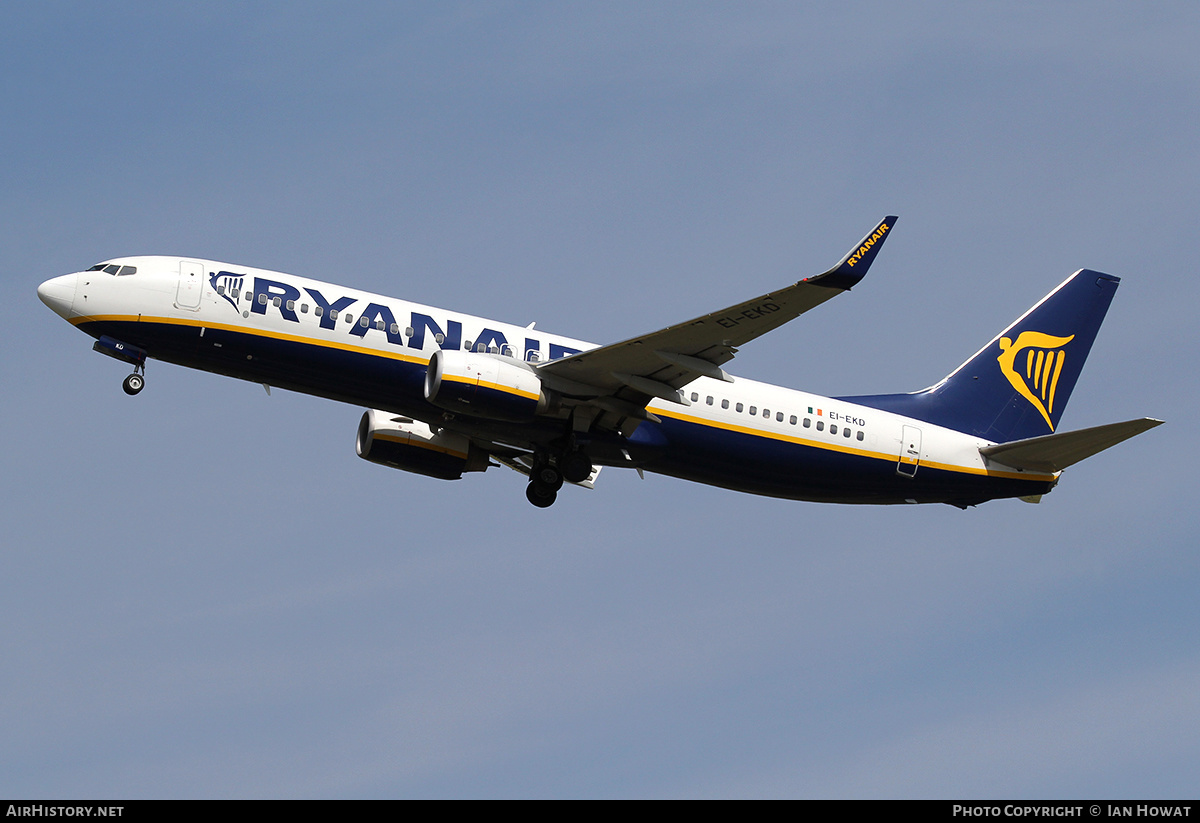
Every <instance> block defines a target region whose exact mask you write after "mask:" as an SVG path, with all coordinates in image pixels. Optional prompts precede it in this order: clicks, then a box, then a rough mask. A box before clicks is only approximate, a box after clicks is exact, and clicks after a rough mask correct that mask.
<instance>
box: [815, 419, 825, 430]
mask: <svg viewBox="0 0 1200 823" xmlns="http://www.w3.org/2000/svg"><path fill="white" fill-rule="evenodd" d="M817 431H819V432H823V431H825V421H824V420H818V421H817Z"/></svg>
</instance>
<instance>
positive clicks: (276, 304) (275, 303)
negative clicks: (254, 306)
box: [271, 297, 283, 308]
mask: <svg viewBox="0 0 1200 823" xmlns="http://www.w3.org/2000/svg"><path fill="white" fill-rule="evenodd" d="M271 303H273V304H274V306H275V308H279V307H280V306H282V305H283V301H282V300H280V299H279V298H278V297H276V298H275V299H273V300H272V301H271Z"/></svg>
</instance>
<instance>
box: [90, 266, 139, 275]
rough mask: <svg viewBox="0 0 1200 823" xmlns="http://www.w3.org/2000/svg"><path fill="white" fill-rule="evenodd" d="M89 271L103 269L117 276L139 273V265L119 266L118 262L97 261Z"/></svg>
mask: <svg viewBox="0 0 1200 823" xmlns="http://www.w3.org/2000/svg"><path fill="white" fill-rule="evenodd" d="M88 271H102V272H105V273H107V274H115V275H116V276H117V277H124V276H125V275H127V274H137V266H118V265H117V264H116V263H107V264H105V263H97V264H96V265H94V266H92V267H91V268H90V269H88Z"/></svg>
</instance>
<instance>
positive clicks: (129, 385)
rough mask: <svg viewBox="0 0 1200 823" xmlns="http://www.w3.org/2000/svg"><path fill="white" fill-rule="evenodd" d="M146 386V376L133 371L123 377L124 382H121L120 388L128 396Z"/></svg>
mask: <svg viewBox="0 0 1200 823" xmlns="http://www.w3.org/2000/svg"><path fill="white" fill-rule="evenodd" d="M145 387H146V378H145V377H144V376H143V375H140V374H138V373H137V372H134V373H133V374H131V375H129V376H128V377H126V378H125V382H124V383H122V384H121V388H122V389H124V390H125V393H126V394H128V395H129V396H130V397H132V396H133V395H135V394H137V393H138V392H140V391H141V390H142V389H144V388H145Z"/></svg>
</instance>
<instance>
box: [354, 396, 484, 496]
mask: <svg viewBox="0 0 1200 823" xmlns="http://www.w3.org/2000/svg"><path fill="white" fill-rule="evenodd" d="M355 451H357V452H358V456H359V457H361V458H362V459H363V460H369V461H371V462H372V463H378V464H379V465H381V466H391V467H392V468H393V469H402V470H404V471H406V472H414V473H415V474H423V475H426V476H427V477H437V478H439V479H441V480H458V479H459V478H460V477H462V476H463V473H464V472H481V471H487V467H488V453H487V452H486V451H485V450H483V449H481V448H479V447H478V446H476V445H475V444H474V443H472V442H471V441H470V440H468V439H467V438H465V437H463V436H462V435H461V434H454V433H453V432H447V431H439V432H434V431H433V429H431V428H429V426H427V425H425V424H424V423H422V422H420V421H419V420H412V419H410V418H407V417H400V416H397V415H394V414H390V413H388V412H383V411H377V410H375V409H371V410H369V411H367V412H364V413H363V416H362V420H361V421H360V422H359V424H358V440H357V442H356V443H355Z"/></svg>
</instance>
